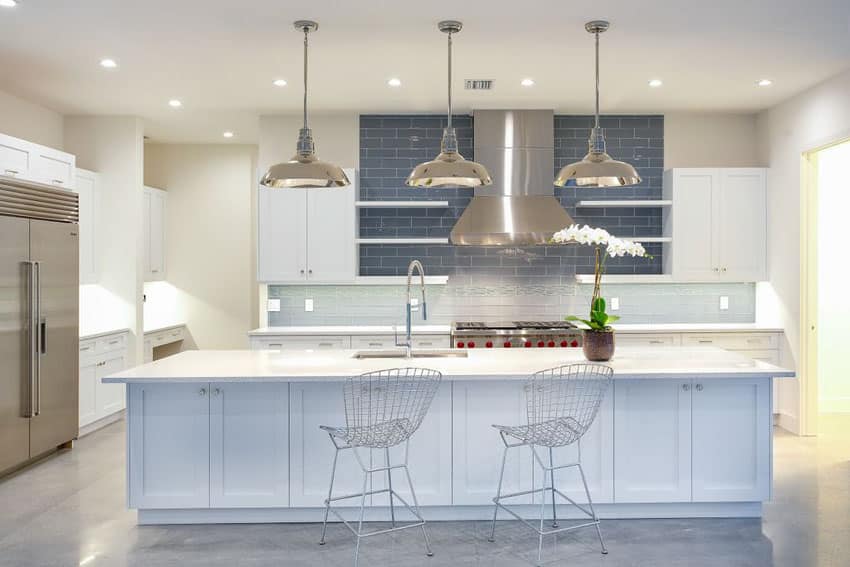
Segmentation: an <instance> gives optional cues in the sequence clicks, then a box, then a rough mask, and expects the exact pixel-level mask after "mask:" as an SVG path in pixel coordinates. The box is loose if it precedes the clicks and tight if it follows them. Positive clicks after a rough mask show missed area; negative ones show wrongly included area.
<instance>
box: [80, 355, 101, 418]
mask: <svg viewBox="0 0 850 567" xmlns="http://www.w3.org/2000/svg"><path fill="white" fill-rule="evenodd" d="M98 369H99V368H98V363H97V362H95V361H94V360H90V361H87V362H83V363H82V364H80V383H79V386H80V427H83V426H85V425H88V424H89V423H92V422H94V421H96V420H97V419H98V417H97V370H98Z"/></svg>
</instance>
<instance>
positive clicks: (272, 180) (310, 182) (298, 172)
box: [260, 20, 351, 189]
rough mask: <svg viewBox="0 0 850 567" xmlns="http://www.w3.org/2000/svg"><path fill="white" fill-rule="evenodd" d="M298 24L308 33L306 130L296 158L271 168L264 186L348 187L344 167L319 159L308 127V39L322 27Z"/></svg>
mask: <svg viewBox="0 0 850 567" xmlns="http://www.w3.org/2000/svg"><path fill="white" fill-rule="evenodd" d="M294 25H295V29H297V30H298V31H300V32H303V33H304V127H303V128H301V130H300V131H299V132H298V144H297V150H296V152H295V155H294V156H292V159H290V160H289V161H285V162H283V163H278V164H276V165H273V166H271V167H270V168H269V170H268V171H267V172H266V174H265V175H264V176H263V178H262V179H261V180H260V183H262V184H263V185H265V186H266V187H273V188H281V189H294V188H298V187H345V186H346V185H348V184H349V183H351V182H350V181H349V180H348V176H346V175H345V172H344V171H343V170H342V168H341V167H339V166H337V165H334V164H332V163H328V162H326V161H322V160H320V159H319V158H317V157H316V147H315V144H314V143H313V132H312V131H311V130H310V128H308V127H307V36H308V34H309V33H310V32H314V31H316V30H317V29H318V28H319V24H317V23H316V22H311V21H307V20H299V21H297V22H295V24H294Z"/></svg>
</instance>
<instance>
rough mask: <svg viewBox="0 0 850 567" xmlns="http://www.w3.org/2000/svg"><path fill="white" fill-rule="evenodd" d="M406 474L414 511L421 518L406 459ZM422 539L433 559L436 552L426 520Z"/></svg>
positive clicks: (423, 525) (423, 523) (426, 552)
mask: <svg viewBox="0 0 850 567" xmlns="http://www.w3.org/2000/svg"><path fill="white" fill-rule="evenodd" d="M403 468H404V474H405V476H406V477H407V485H408V486H410V497H411V498H412V499H413V509H414V510H415V511H416V513H417V514H419V515H420V516H421V515H422V513H421V512H420V511H419V500H417V498H416V491H415V490H414V489H413V481H412V480H410V471H409V470H408V468H407V459H405V463H404V467H403ZM422 537H424V538H425V555H427V556H428V557H433V556H434V552H433V551H432V550H431V538H430V537H428V528H426V527H425V520H424V519H423V520H422Z"/></svg>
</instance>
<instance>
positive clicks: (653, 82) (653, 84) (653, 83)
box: [649, 79, 664, 89]
mask: <svg viewBox="0 0 850 567" xmlns="http://www.w3.org/2000/svg"><path fill="white" fill-rule="evenodd" d="M663 84H664V83H663V82H662V81H661V79H650V81H649V86H650V87H652V88H653V89H657V88H658V87H660V86H661V85H663Z"/></svg>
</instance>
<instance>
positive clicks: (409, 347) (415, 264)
mask: <svg viewBox="0 0 850 567" xmlns="http://www.w3.org/2000/svg"><path fill="white" fill-rule="evenodd" d="M414 269H417V270H419V282H420V286H421V287H422V303H421V306H422V319H423V320H426V319H428V310H427V306H426V303H425V268H423V267H422V262H420V261H419V260H413V261H412V262H410V265H409V266H408V267H407V319H406V322H405V333H406V334H405V340H404V342H403V343H399V342H398V340H396V345H397V346H403V347H404V348H405V355H406V356H407V358H410V356H411V354H412V353H413V336H412V335H413V330H412V326H413V321H412V320H413V311H415V310H416V309H414V307H413V301H412V300H411V298H410V287H411V285H412V283H413V270H414Z"/></svg>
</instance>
